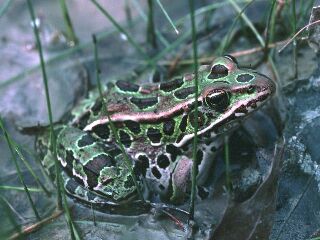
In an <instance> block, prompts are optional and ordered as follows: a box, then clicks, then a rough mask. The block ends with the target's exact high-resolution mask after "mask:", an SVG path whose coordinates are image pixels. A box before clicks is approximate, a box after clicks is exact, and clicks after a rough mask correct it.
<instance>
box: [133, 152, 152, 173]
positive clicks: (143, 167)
mask: <svg viewBox="0 0 320 240" xmlns="http://www.w3.org/2000/svg"><path fill="white" fill-rule="evenodd" d="M135 168H136V169H137V172H138V174H139V173H140V174H142V175H143V176H144V177H145V176H146V172H147V169H148V168H149V158H148V157H147V156H146V155H139V157H138V159H137V161H136V165H135Z"/></svg>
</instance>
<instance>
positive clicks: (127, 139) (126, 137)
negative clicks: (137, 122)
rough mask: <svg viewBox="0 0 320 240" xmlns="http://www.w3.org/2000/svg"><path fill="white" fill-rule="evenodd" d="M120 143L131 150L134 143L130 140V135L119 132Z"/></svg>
mask: <svg viewBox="0 0 320 240" xmlns="http://www.w3.org/2000/svg"><path fill="white" fill-rule="evenodd" d="M119 137H120V142H121V143H122V144H123V145H124V146H125V147H126V148H129V147H130V145H131V143H132V141H131V139H130V135H129V134H128V133H126V132H125V131H123V130H120V131H119Z"/></svg>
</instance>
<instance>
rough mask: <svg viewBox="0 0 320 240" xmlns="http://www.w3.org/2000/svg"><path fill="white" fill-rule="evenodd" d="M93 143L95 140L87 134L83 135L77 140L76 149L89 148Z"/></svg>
mask: <svg viewBox="0 0 320 240" xmlns="http://www.w3.org/2000/svg"><path fill="white" fill-rule="evenodd" d="M94 143H95V139H94V138H93V137H92V136H90V135H89V134H84V135H83V136H82V137H81V138H80V139H79V140H78V143H77V145H78V147H79V148H82V147H85V146H89V145H92V144H94Z"/></svg>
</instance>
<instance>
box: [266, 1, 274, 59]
mask: <svg viewBox="0 0 320 240" xmlns="http://www.w3.org/2000/svg"><path fill="white" fill-rule="evenodd" d="M276 2H277V1H276V0H273V1H272V3H271V8H270V11H269V15H268V20H267V26H266V41H265V44H264V51H263V52H264V57H263V60H266V59H268V56H269V50H270V48H269V42H273V39H274V30H275V24H276V21H275V20H276V14H277V13H276V11H274V10H275V6H276Z"/></svg>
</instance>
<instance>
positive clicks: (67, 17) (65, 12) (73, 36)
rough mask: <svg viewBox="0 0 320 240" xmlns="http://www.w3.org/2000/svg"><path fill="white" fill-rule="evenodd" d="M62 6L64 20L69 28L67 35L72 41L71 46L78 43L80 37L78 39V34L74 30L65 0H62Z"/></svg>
mask: <svg viewBox="0 0 320 240" xmlns="http://www.w3.org/2000/svg"><path fill="white" fill-rule="evenodd" d="M60 7H61V11H62V15H63V20H64V23H65V25H66V28H67V36H68V39H69V40H70V41H71V42H70V43H69V44H70V45H71V46H74V45H76V44H77V43H78V39H77V36H76V34H75V32H74V29H73V25H72V21H71V18H70V15H69V11H68V8H67V4H66V1H65V0H60Z"/></svg>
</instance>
